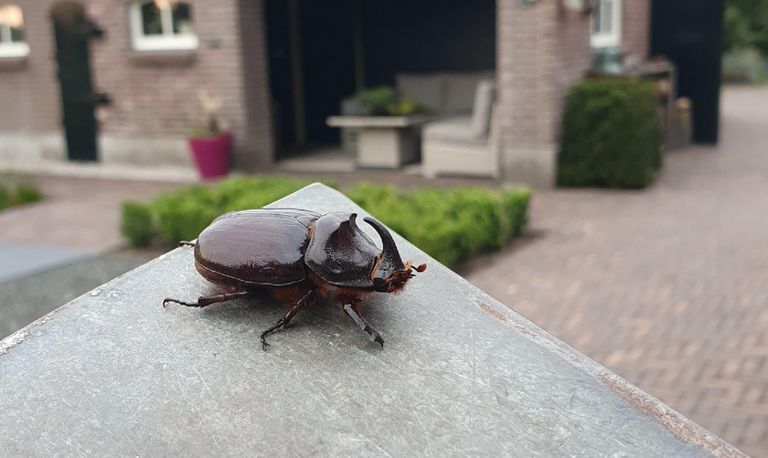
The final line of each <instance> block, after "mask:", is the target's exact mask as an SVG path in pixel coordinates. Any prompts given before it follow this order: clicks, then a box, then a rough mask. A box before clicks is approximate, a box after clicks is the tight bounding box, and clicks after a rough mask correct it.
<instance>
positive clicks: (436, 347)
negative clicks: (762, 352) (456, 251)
mask: <svg viewBox="0 0 768 458" xmlns="http://www.w3.org/2000/svg"><path fill="white" fill-rule="evenodd" d="M276 205H279V206H283V207H285V206H293V207H300V208H307V209H311V210H315V211H320V212H327V211H360V212H361V213H364V212H362V211H361V210H360V209H358V208H357V207H356V206H355V205H354V204H353V203H352V202H350V201H349V200H347V199H346V198H345V197H343V196H342V195H341V194H339V193H337V192H335V191H333V190H331V189H329V188H326V187H324V186H322V185H317V184H316V185H312V186H309V187H307V188H305V189H303V190H301V191H299V192H298V193H296V194H293V195H291V196H289V197H287V198H285V199H283V200H281V201H279V202H277V203H276ZM366 230H368V229H367V228H366ZM372 235H373V234H372ZM396 240H397V242H398V244H399V245H400V247H401V251H402V253H403V255H404V257H405V258H413V259H414V261H416V262H427V263H428V264H429V268H428V269H427V271H426V272H425V273H423V274H421V275H419V276H417V277H416V278H415V279H414V280H413V281H412V283H411V284H410V285H409V287H408V289H407V290H406V291H405V292H404V293H403V294H400V295H397V296H385V295H377V296H376V297H372V298H371V300H369V301H368V303H367V306H366V314H367V316H368V318H369V320H370V321H371V322H372V323H374V324H375V326H376V328H377V329H378V330H379V332H381V333H382V335H383V337H384V340H385V341H386V344H385V346H384V348H383V349H379V348H378V346H374V345H373V344H371V343H370V342H369V341H368V340H367V339H366V338H365V336H364V335H363V334H361V332H360V331H359V330H358V328H357V327H356V326H355V325H354V324H353V323H352V322H351V321H349V320H348V319H347V318H346V317H345V316H344V314H343V312H342V311H341V310H340V308H338V307H328V306H318V307H315V308H313V309H312V310H309V311H307V312H305V313H304V314H303V315H300V316H299V317H298V318H297V319H296V320H295V322H294V323H293V324H292V326H290V327H289V328H288V329H287V330H284V331H282V332H279V333H278V334H276V335H274V336H273V337H272V339H271V343H272V347H271V348H270V350H269V351H268V352H264V351H262V350H261V345H260V342H259V334H260V332H261V331H262V330H263V329H265V328H266V327H268V326H270V325H271V324H272V323H274V322H275V321H276V320H277V319H278V318H279V317H280V316H281V314H282V311H283V309H281V308H280V307H279V306H278V305H277V304H275V303H273V302H271V301H269V300H257V301H247V302H246V301H237V302H232V303H224V304H218V305H215V306H211V307H210V308H206V309H187V308H183V307H169V308H166V309H163V308H162V307H161V306H160V303H161V301H162V299H163V298H164V297H166V296H178V297H181V298H189V299H194V298H196V297H197V296H199V295H201V294H207V293H209V292H211V291H212V288H211V286H210V285H209V284H207V283H206V282H205V281H204V280H203V279H202V278H201V277H200V276H199V275H198V274H197V273H196V272H195V270H194V268H193V265H192V251H191V250H190V249H188V248H187V249H176V250H174V251H172V252H170V253H168V254H166V255H163V256H161V257H160V258H158V259H156V260H154V261H151V262H149V263H147V264H145V265H143V266H141V267H138V268H137V269H135V270H134V271H131V272H129V273H127V274H125V275H123V276H121V277H119V278H117V279H115V280H113V281H111V282H109V283H107V284H105V285H103V286H101V287H99V288H97V289H95V290H93V291H91V292H90V293H88V294H86V295H84V296H82V297H80V298H78V299H76V300H74V301H72V302H70V303H69V304H67V305H65V306H64V307H61V308H59V309H58V310H57V311H55V312H53V313H51V314H49V315H48V316H46V317H44V318H43V319H41V320H39V321H38V322H36V323H34V324H32V325H30V326H28V327H27V328H25V329H23V330H21V331H19V332H18V333H16V334H14V335H12V336H10V337H9V338H7V339H5V340H4V341H2V343H0V393H2V396H0V455H3V456H8V455H18V454H24V455H36V456H50V455H60V454H67V455H74V454H78V455H136V456H144V455H189V456H200V455H267V454H270V455H272V454H276V455H289V456H314V455H322V456H329V455H333V456H335V455H356V456H360V455H365V456H387V455H394V456H414V455H417V456H419V455H420V456H425V455H439V456H444V455H491V456H500V455H503V456H521V457H529V456H665V457H666V456H704V455H707V454H710V453H712V454H716V455H723V456H724V455H738V454H739V452H738V451H737V450H735V449H733V448H732V447H731V446H729V445H728V444H726V443H725V442H723V441H721V440H720V439H718V438H717V437H715V436H713V435H711V434H709V433H708V432H706V431H705V430H703V429H701V428H700V427H698V426H697V425H695V424H693V423H691V422H690V421H688V420H686V419H685V418H683V417H681V416H680V415H678V414H677V413H676V412H674V411H673V410H671V409H670V408H668V407H666V406H665V405H663V404H661V403H660V402H659V401H657V400H655V399H654V398H651V397H650V396H648V395H647V394H645V393H643V392H641V391H640V390H638V389H637V388H635V387H633V386H632V385H629V384H628V383H627V382H626V381H624V380H622V379H621V378H619V377H617V376H616V375H615V374H613V373H611V372H610V371H608V370H606V369H605V368H603V367H601V366H599V365H597V364H596V363H594V362H592V361H591V360H589V359H588V358H586V357H584V356H583V355H581V354H579V353H577V352H575V351H574V350H573V349H571V348H570V347H568V346H567V345H565V344H564V343H562V342H560V341H558V340H556V339H555V338H553V337H552V336H551V335H549V334H547V333H545V332H544V331H542V330H541V329H539V328H537V327H536V326H535V325H533V324H531V323H530V322H528V321H527V320H525V319H524V318H522V317H520V316H519V315H517V314H515V313H514V312H512V311H511V310H510V309H509V308H507V307H506V306H504V305H503V304H501V303H499V302H497V301H495V300H494V299H493V298H491V297H490V296H488V295H487V294H485V293H483V292H482V291H480V290H479V289H477V288H476V287H474V286H472V285H471V284H469V283H468V282H466V281H465V280H463V279H462V278H461V277H459V276H458V275H456V274H455V273H453V272H452V271H450V270H449V269H447V268H445V267H442V266H440V265H438V264H437V263H436V262H435V261H434V260H432V259H430V258H428V257H427V256H426V255H425V254H424V253H422V252H420V251H419V250H417V249H416V248H415V247H414V246H413V245H411V244H409V243H407V242H405V241H404V240H403V239H402V238H400V237H397V236H396Z"/></svg>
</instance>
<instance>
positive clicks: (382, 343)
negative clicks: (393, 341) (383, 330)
mask: <svg viewBox="0 0 768 458" xmlns="http://www.w3.org/2000/svg"><path fill="white" fill-rule="evenodd" d="M374 332H376V331H374ZM373 341H374V342H376V343H377V344H379V345H381V348H384V339H382V338H381V336H380V335H379V333H378V332H376V338H374V339H373Z"/></svg>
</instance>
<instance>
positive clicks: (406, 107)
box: [355, 86, 426, 116]
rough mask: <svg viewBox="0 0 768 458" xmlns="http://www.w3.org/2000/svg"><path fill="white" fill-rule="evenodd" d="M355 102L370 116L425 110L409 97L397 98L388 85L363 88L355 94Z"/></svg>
mask: <svg viewBox="0 0 768 458" xmlns="http://www.w3.org/2000/svg"><path fill="white" fill-rule="evenodd" d="M355 99H356V100H357V102H358V103H359V104H360V105H361V106H362V107H363V109H364V110H365V111H366V112H367V113H368V114H369V115H371V116H410V115H415V114H420V113H423V112H424V111H426V110H425V109H424V106H422V105H421V104H420V103H418V102H416V101H414V100H411V99H405V98H403V99H398V97H397V95H396V94H395V90H394V89H392V88H391V87H390V86H376V87H372V88H370V89H363V90H362V91H360V92H358V93H357V94H356V95H355Z"/></svg>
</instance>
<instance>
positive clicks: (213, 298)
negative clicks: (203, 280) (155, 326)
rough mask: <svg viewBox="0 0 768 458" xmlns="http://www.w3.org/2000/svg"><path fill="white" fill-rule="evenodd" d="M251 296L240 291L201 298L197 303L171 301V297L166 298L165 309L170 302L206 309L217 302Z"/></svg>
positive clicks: (246, 292) (248, 292)
mask: <svg viewBox="0 0 768 458" xmlns="http://www.w3.org/2000/svg"><path fill="white" fill-rule="evenodd" d="M250 294H251V292H250V291H238V292H236V293H226V294H217V295H215V296H200V297H198V298H197V302H184V301H180V300H178V299H171V298H170V297H166V298H165V299H163V307H165V306H166V305H167V304H168V303H169V302H173V303H174V304H180V305H186V306H187V307H205V306H206V305H211V304H215V303H217V302H225V301H231V300H232V299H239V298H241V297H246V296H249V295H250Z"/></svg>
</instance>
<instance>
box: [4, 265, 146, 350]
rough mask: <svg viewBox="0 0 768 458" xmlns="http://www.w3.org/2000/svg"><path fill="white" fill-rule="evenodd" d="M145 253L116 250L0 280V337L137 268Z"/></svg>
mask: <svg viewBox="0 0 768 458" xmlns="http://www.w3.org/2000/svg"><path fill="white" fill-rule="evenodd" d="M148 259H149V257H147V256H146V255H144V254H143V253H142V254H136V253H124V252H115V253H107V254H103V255H98V256H89V257H86V258H83V259H80V258H78V259H76V260H75V261H74V262H71V263H69V264H66V265H62V266H58V267H54V268H51V269H48V270H45V271H42V272H37V273H35V274H32V275H27V276H25V277H22V278H16V279H13V280H10V281H5V282H0V339H2V338H5V337H6V336H8V335H10V334H11V333H13V332H16V331H18V330H19V329H21V328H22V327H24V326H26V325H28V324H29V323H31V322H32V321H34V320H36V319H38V318H40V317H41V316H43V315H45V314H46V313H49V312H50V311H52V310H53V309H55V308H57V307H59V306H60V305H61V304H62V302H67V301H70V300H72V299H74V298H76V297H77V296H80V295H81V294H83V293H85V292H87V291H89V290H91V289H93V288H94V287H96V286H99V285H101V284H102V283H104V282H107V281H109V280H111V279H112V278H115V277H116V276H118V275H121V274H124V273H125V272H127V271H129V270H131V269H133V268H135V267H136V266H139V265H141V264H143V263H144V262H146V261H147V260H148Z"/></svg>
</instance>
